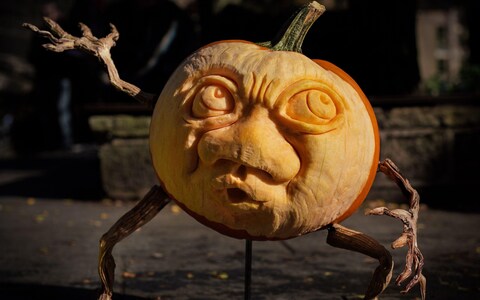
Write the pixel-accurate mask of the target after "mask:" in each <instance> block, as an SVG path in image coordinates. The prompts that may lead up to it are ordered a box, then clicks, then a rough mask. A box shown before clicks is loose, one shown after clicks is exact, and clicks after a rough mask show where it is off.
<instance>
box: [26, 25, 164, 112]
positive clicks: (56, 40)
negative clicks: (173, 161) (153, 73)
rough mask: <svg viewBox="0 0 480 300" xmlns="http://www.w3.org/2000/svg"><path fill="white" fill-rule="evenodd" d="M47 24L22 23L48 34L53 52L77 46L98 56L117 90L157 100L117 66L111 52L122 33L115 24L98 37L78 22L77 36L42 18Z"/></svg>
mask: <svg viewBox="0 0 480 300" xmlns="http://www.w3.org/2000/svg"><path fill="white" fill-rule="evenodd" d="M43 19H44V21H45V23H46V24H47V26H48V28H49V29H50V30H49V31H48V30H40V29H39V28H38V27H36V26H35V25H32V24H29V23H24V24H23V27H25V28H28V29H30V30H32V31H33V32H35V33H36V34H38V35H40V36H42V37H45V38H47V39H48V40H49V41H50V43H48V44H44V45H43V47H45V48H46V49H48V50H50V51H53V52H63V51H66V50H72V49H78V50H82V51H84V52H86V53H88V54H90V55H93V56H95V57H97V58H98V59H99V60H100V61H101V62H102V63H103V64H104V66H105V68H106V69H107V72H108V77H109V79H110V83H111V84H112V85H113V86H114V87H115V88H117V89H118V90H120V91H122V92H124V93H126V94H128V95H129V96H132V97H134V98H135V99H136V100H137V101H138V102H140V103H142V104H146V105H148V106H149V107H153V106H154V104H155V101H156V95H155V94H150V93H146V92H144V91H142V90H141V89H140V88H139V87H137V86H135V85H133V84H131V83H128V82H126V81H124V80H122V79H121V78H120V76H119V74H118V71H117V68H116V67H115V64H114V62H113V60H112V57H111V55H110V49H111V48H112V47H113V46H115V42H116V41H117V40H118V37H119V33H118V31H117V28H116V27H115V25H113V24H110V29H111V32H110V34H108V35H107V36H106V37H103V38H97V37H95V36H93V34H92V31H91V30H90V28H89V27H88V26H87V25H85V24H83V23H79V26H80V30H81V31H82V37H76V36H73V35H71V34H69V33H68V32H66V31H65V30H63V29H62V27H61V26H60V25H59V24H58V23H57V22H55V21H53V20H52V19H50V18H46V17H45V18H43Z"/></svg>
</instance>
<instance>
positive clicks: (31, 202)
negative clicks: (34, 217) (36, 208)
mask: <svg viewBox="0 0 480 300" xmlns="http://www.w3.org/2000/svg"><path fill="white" fill-rule="evenodd" d="M35 202H36V200H35V198H33V197H29V198H27V205H35Z"/></svg>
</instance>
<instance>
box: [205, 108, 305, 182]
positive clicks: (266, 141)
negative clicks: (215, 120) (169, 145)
mask: <svg viewBox="0 0 480 300" xmlns="http://www.w3.org/2000/svg"><path fill="white" fill-rule="evenodd" d="M198 152H199V157H200V159H201V160H202V161H203V162H204V163H205V164H207V165H213V164H215V163H217V162H219V161H221V160H231V161H233V162H236V163H238V164H241V165H243V166H245V167H246V168H247V169H249V168H254V169H257V170H261V171H264V172H266V173H268V174H269V175H270V176H271V177H272V179H273V180H274V181H275V182H286V181H289V180H291V179H292V178H293V177H295V175H296V174H297V173H298V171H299V170H300V159H299V157H298V155H297V152H296V151H295V149H294V148H293V147H292V145H291V144H290V143H289V142H288V141H287V140H286V139H285V138H284V136H283V135H282V134H281V132H280V131H279V129H278V128H277V126H276V124H275V122H274V121H273V120H272V119H270V117H269V115H268V110H267V109H265V108H262V107H258V108H255V109H253V110H252V111H251V113H250V114H249V115H248V116H247V117H244V118H242V119H240V120H239V121H237V122H236V123H234V124H232V125H230V126H228V127H225V128H220V129H217V130H213V131H209V132H207V133H205V134H204V135H203V137H202V138H201V140H200V142H199V145H198Z"/></svg>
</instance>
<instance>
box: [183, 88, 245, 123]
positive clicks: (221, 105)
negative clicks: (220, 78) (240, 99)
mask: <svg viewBox="0 0 480 300" xmlns="http://www.w3.org/2000/svg"><path fill="white" fill-rule="evenodd" d="M234 106H235V101H234V99H233V96H232V94H231V93H230V91H229V90H228V89H226V88H225V87H223V86H221V85H215V84H214V85H207V86H204V87H202V88H201V89H200V91H199V92H198V93H197V95H196V96H195V98H194V100H193V104H192V113H193V116H194V117H196V118H209V117H216V116H221V115H225V114H228V113H230V112H232V110H233V108H234Z"/></svg>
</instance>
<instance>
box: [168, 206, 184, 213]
mask: <svg viewBox="0 0 480 300" xmlns="http://www.w3.org/2000/svg"><path fill="white" fill-rule="evenodd" d="M170 210H171V211H172V213H174V214H179V213H180V212H182V209H181V208H180V206H178V205H176V204H172V205H171V206H170Z"/></svg>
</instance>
